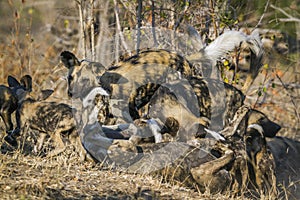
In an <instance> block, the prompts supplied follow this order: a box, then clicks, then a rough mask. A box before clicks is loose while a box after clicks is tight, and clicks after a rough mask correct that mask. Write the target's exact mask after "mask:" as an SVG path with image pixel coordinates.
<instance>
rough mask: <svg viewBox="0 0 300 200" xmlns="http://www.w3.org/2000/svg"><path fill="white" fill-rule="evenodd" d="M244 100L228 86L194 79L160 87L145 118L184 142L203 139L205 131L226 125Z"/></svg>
mask: <svg viewBox="0 0 300 200" xmlns="http://www.w3.org/2000/svg"><path fill="white" fill-rule="evenodd" d="M244 99H245V97H244V95H243V94H242V92H241V91H239V90H238V89H236V88H234V87H233V86H231V85H229V84H226V83H224V82H222V81H218V80H215V79H208V78H196V77H193V78H191V79H190V80H189V81H183V80H180V81H173V82H171V83H167V84H164V85H162V86H160V87H159V88H158V90H157V91H156V93H155V94H154V95H153V97H152V98H151V100H150V103H149V110H148V113H146V114H145V116H147V117H148V118H153V119H155V120H158V121H159V122H160V125H161V126H163V128H162V130H161V133H169V134H171V135H173V136H177V137H178V139H179V138H180V140H181V141H187V140H191V139H193V138H195V137H203V136H205V131H204V129H205V128H206V129H210V130H214V131H220V130H222V129H223V128H224V127H226V126H228V124H229V122H230V121H231V120H232V119H233V117H234V115H235V112H236V111H237V110H238V109H239V107H241V106H242V105H243V101H244ZM176 126H177V127H176Z"/></svg>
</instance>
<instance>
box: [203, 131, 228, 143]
mask: <svg viewBox="0 0 300 200" xmlns="http://www.w3.org/2000/svg"><path fill="white" fill-rule="evenodd" d="M204 130H205V131H206V132H207V133H208V134H210V135H211V136H212V137H213V138H215V139H216V140H222V141H225V138H224V137H223V136H222V135H221V134H220V133H217V132H215V131H212V130H209V129H207V128H204Z"/></svg>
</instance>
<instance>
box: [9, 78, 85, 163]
mask: <svg viewBox="0 0 300 200" xmlns="http://www.w3.org/2000/svg"><path fill="white" fill-rule="evenodd" d="M19 85H20V84H19V83H18V82H15V83H14V84H13V85H12V87H18V86H19ZM30 85H31V84H30ZM52 93H53V91H52V90H44V91H42V92H41V94H40V96H39V97H37V98H33V97H31V96H30V93H29V92H28V91H25V90H19V91H18V95H17V98H18V109H17V114H18V116H19V117H18V123H19V124H20V127H22V130H23V131H24V128H25V127H27V126H28V127H29V128H30V129H32V130H35V131H38V132H39V139H38V141H37V144H36V146H35V148H34V152H35V153H38V152H39V151H40V150H41V149H42V147H43V144H44V140H45V138H46V137H47V136H48V135H50V137H51V139H52V140H53V144H54V146H55V149H54V150H53V151H51V152H50V153H48V157H51V156H56V155H58V154H60V153H62V152H63V151H64V150H65V148H66V146H65V144H64V142H63V140H62V137H65V136H67V137H68V139H69V140H70V142H71V143H72V144H73V145H74V146H75V148H76V150H77V151H78V153H79V154H80V160H81V161H83V160H84V159H85V156H86V151H85V149H84V148H83V146H82V144H81V141H80V138H79V134H78V133H77V130H76V123H75V120H74V117H73V109H72V107H70V106H69V105H67V104H63V103H57V102H47V101H45V100H46V99H47V98H48V97H49V96H50V95H51V94H52Z"/></svg>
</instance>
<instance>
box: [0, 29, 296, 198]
mask: <svg viewBox="0 0 300 200" xmlns="http://www.w3.org/2000/svg"><path fill="white" fill-rule="evenodd" d="M241 43H245V44H247V45H248V46H249V50H250V52H251V58H250V66H251V68H250V70H249V73H248V77H247V79H246V81H245V84H244V86H243V88H242V89H241V90H239V89H237V88H235V87H233V86H232V85H230V84H227V83H225V82H223V81H222V80H221V79H220V78H219V76H218V75H217V70H216V69H215V68H216V62H217V61H218V59H220V58H221V57H222V56H225V54H226V53H228V52H230V51H232V50H234V48H236V47H238V46H239V45H240V44H241ZM60 57H61V62H62V63H63V64H64V66H65V67H66V68H68V75H67V81H68V90H67V94H66V95H68V96H69V97H70V98H72V99H73V102H74V103H73V104H72V105H67V104H64V103H60V102H57V101H55V102H54V101H48V100H47V98H48V97H49V96H50V95H51V94H52V92H53V91H52V90H43V91H41V92H40V95H39V96H35V97H32V95H31V91H32V90H33V88H32V78H31V76H29V75H25V76H23V77H22V78H21V79H20V80H17V79H16V78H14V77H12V76H9V77H8V85H7V86H4V85H1V86H0V106H1V113H0V114H1V117H2V119H3V122H4V123H5V127H6V136H5V137H4V140H5V142H7V143H9V144H10V145H12V146H17V145H18V136H19V135H20V134H23V132H24V127H29V128H30V129H32V130H35V131H38V132H39V138H38V140H37V143H36V144H35V146H34V148H33V151H34V152H35V153H37V152H39V151H41V149H42V148H43V145H44V141H45V139H46V138H48V137H50V138H51V140H52V144H53V146H54V148H53V150H51V151H50V152H48V153H47V157H53V156H56V155H58V154H60V153H62V152H64V151H65V149H66V142H65V141H66V140H68V141H69V142H70V143H71V144H72V145H74V147H75V149H76V151H77V152H78V154H79V156H80V160H81V161H84V160H86V159H87V158H92V159H94V160H97V161H100V162H103V163H107V164H114V165H115V166H120V168H121V167H125V168H126V170H127V171H128V172H133V173H149V174H155V175H157V174H158V175H161V176H162V177H164V180H166V181H176V182H178V183H181V184H184V185H186V186H188V187H192V188H195V189H197V190H198V191H201V192H204V191H206V190H210V192H212V193H217V192H226V191H230V192H233V193H234V194H237V195H238V194H241V193H245V192H246V193H247V192H248V193H249V194H251V195H252V196H255V197H260V195H265V196H266V195H269V196H272V195H273V196H278V192H279V193H281V194H279V195H281V196H284V197H287V196H288V197H289V198H293V197H294V198H299V196H300V195H299V193H300V191H299V189H298V190H297V183H298V185H299V180H300V176H299V174H300V159H297V157H298V155H299V153H300V143H299V142H297V141H294V140H291V139H288V138H283V137H278V136H276V134H277V133H278V131H279V130H280V128H281V127H280V125H278V124H276V123H275V122H273V121H271V120H269V119H268V117H267V116H266V115H265V114H264V113H262V112H260V111H258V110H255V109H252V108H251V107H250V106H249V105H246V104H244V99H245V95H244V92H245V91H247V89H248V88H249V86H250V85H251V83H252V82H253V80H254V78H255V77H256V76H257V73H258V72H259V69H260V67H261V66H262V57H263V48H262V46H261V42H260V39H259V38H258V37H257V36H255V35H245V34H244V33H242V32H239V31H228V32H225V33H224V34H223V35H221V36H219V37H218V38H217V39H216V40H215V41H213V42H212V43H211V44H210V45H208V46H206V47H205V48H203V49H201V50H200V51H199V52H198V53H197V54H194V55H190V56H187V57H184V56H182V55H179V54H178V53H176V52H173V51H168V50H162V49H146V50H141V51H139V52H135V53H133V55H130V56H123V57H122V58H120V59H119V60H118V61H115V62H113V64H112V65H111V66H109V67H105V66H103V65H101V64H100V63H98V62H90V61H86V60H79V59H78V58H77V57H76V56H75V55H74V54H73V53H71V52H69V51H63V52H62V53H61V54H60ZM13 113H15V117H16V126H14V125H13V123H12V114H13Z"/></svg>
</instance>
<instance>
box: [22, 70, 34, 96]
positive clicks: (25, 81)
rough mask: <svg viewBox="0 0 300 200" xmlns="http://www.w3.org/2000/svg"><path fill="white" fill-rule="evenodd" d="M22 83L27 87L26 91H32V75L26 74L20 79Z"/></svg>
mask: <svg viewBox="0 0 300 200" xmlns="http://www.w3.org/2000/svg"><path fill="white" fill-rule="evenodd" d="M20 82H21V85H22V86H23V87H24V88H25V90H26V91H28V92H31V91H32V78H31V76H30V75H28V74H27V75H25V76H23V77H22V78H21V80H20Z"/></svg>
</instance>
